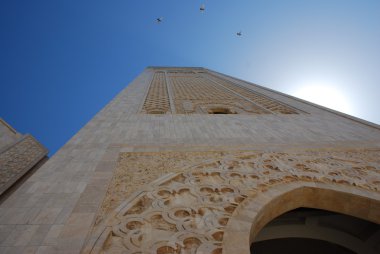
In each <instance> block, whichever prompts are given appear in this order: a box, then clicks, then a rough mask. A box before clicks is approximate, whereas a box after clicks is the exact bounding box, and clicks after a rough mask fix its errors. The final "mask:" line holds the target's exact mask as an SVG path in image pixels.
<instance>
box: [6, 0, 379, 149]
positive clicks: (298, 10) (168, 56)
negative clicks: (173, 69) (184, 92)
mask: <svg viewBox="0 0 380 254" xmlns="http://www.w3.org/2000/svg"><path fill="white" fill-rule="evenodd" d="M202 3H204V4H205V6H206V11H205V12H204V13H200V12H199V6H200V5H201V4H202ZM160 16H163V17H164V20H163V22H162V23H161V24H156V23H155V19H156V18H157V17H160ZM240 30H241V31H242V33H243V36H241V37H237V36H236V35H235V34H236V32H238V31H240ZM379 45H380V1H359V0H356V1H351V0H315V1H313V0H307V1H305V0H298V1H296V0H294V1H286V0H260V1H256V0H238V1H227V0H206V1H191V0H161V1H158V0H150V1H148V0H139V1H128V0H112V1H104V0H103V1H100V0H91V1H90V0H88V1H78V0H76V1H73V0H64V1H63V0H61V1H58V0H46V1H41V0H35V1H18V0H2V1H0V94H1V100H0V116H1V117H2V118H4V119H5V120H6V121H7V122H9V123H10V124H11V125H12V126H13V127H15V128H16V129H17V130H18V131H20V132H21V133H31V134H32V135H34V136H35V137H36V138H37V139H38V140H40V141H41V142H42V143H43V144H44V145H45V146H46V147H47V148H48V149H49V150H50V152H51V153H50V154H53V153H55V152H56V151H57V149H59V147H61V146H62V145H63V144H64V143H66V142H67V141H68V140H69V138H70V137H71V136H73V135H74V134H75V133H76V132H77V131H78V130H79V129H80V128H81V127H83V126H84V125H85V124H86V122H88V121H89V120H90V119H91V118H92V117H93V116H94V115H95V114H96V113H97V112H98V111H99V110H100V109H101V108H102V107H104V106H105V105H106V104H107V103H108V102H109V101H110V100H111V99H112V98H113V97H114V96H115V95H116V94H117V93H118V92H120V91H121V90H122V89H123V88H124V87H125V86H126V85H127V84H128V83H129V82H130V81H132V80H133V79H134V78H135V77H136V76H137V75H138V74H139V73H140V72H141V71H143V69H144V68H145V67H146V66H152V65H168V66H202V67H207V68H210V69H213V70H216V71H219V72H223V73H226V74H229V75H232V76H235V77H239V78H242V79H245V80H248V81H251V82H254V83H257V84H260V85H264V86H267V87H269V88H272V89H276V90H279V91H282V92H285V93H289V94H292V95H297V96H300V97H303V98H305V99H309V100H314V101H315V102H317V103H320V104H324V105H326V106H329V107H332V108H335V109H337V110H339V111H344V112H346V113H349V114H351V115H354V116H357V117H360V118H363V119H366V120H369V121H372V122H375V123H378V124H379V123H380V113H379V109H380V102H379V99H378V97H379V96H378V95H379V94H380V89H379V85H380V46H379Z"/></svg>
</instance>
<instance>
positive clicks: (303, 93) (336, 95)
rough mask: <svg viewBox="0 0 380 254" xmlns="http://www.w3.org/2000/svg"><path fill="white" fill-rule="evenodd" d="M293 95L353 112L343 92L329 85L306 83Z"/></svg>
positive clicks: (348, 112) (345, 111)
mask: <svg viewBox="0 0 380 254" xmlns="http://www.w3.org/2000/svg"><path fill="white" fill-rule="evenodd" d="M294 96H296V97H298V98H301V99H304V100H307V101H310V102H313V103H315V104H318V105H322V106H324V107H327V108H330V109H334V110H337V111H340V112H343V113H347V114H353V112H352V108H351V106H350V103H349V100H348V99H347V97H346V96H345V95H344V93H342V92H341V91H339V90H337V89H336V88H334V87H332V86H329V85H323V84H321V85H313V84H312V85H307V86H304V87H301V88H300V89H299V90H297V91H296V92H295V93H294Z"/></svg>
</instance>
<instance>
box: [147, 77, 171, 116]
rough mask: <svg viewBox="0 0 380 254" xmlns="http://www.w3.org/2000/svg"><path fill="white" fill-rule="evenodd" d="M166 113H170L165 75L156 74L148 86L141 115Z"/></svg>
mask: <svg viewBox="0 0 380 254" xmlns="http://www.w3.org/2000/svg"><path fill="white" fill-rule="evenodd" d="M168 112H169V113H170V112H171V111H170V100H169V94H168V89H167V86H166V78H165V73H164V72H156V73H155V74H154V76H153V80H152V83H151V84H150V87H149V91H148V95H147V97H146V99H145V102H144V106H143V109H142V113H147V114H166V113H168Z"/></svg>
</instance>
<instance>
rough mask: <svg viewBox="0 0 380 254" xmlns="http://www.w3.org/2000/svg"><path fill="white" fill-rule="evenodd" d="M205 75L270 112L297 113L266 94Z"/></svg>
mask: <svg viewBox="0 0 380 254" xmlns="http://www.w3.org/2000/svg"><path fill="white" fill-rule="evenodd" d="M206 75H207V77H208V78H209V79H211V80H214V81H215V82H217V83H218V84H220V85H222V86H224V87H226V88H228V89H231V90H232V91H234V92H236V93H238V94H240V95H242V96H244V97H245V98H248V99H250V100H252V101H253V102H254V103H256V104H258V105H260V106H262V107H264V108H266V109H268V110H270V111H272V112H275V113H281V114H297V111H296V110H294V109H292V108H290V107H287V106H285V105H283V104H281V103H279V102H277V101H275V100H272V99H270V98H268V97H266V96H263V95H260V94H257V93H255V92H252V91H251V90H249V89H247V88H245V87H240V86H237V85H235V84H233V83H231V82H229V81H227V80H224V79H222V78H219V77H216V76H213V75H209V74H206Z"/></svg>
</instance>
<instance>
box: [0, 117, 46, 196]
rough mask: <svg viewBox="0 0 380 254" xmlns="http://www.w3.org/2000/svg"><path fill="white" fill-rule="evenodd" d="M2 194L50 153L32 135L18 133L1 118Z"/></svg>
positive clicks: (0, 166) (0, 187)
mask: <svg viewBox="0 0 380 254" xmlns="http://www.w3.org/2000/svg"><path fill="white" fill-rule="evenodd" d="M0 132H1V139H0V141H1V142H0V195H1V194H3V193H4V192H5V191H6V190H7V189H8V188H9V187H11V186H12V185H13V184H14V183H15V182H16V181H17V180H18V179H20V178H21V177H22V176H23V175H24V174H25V173H27V172H28V171H29V170H31V169H32V168H33V167H34V166H35V165H36V164H38V163H39V162H40V161H41V160H42V159H43V158H45V157H46V156H47V154H48V151H47V149H46V148H45V147H43V146H42V145H41V144H40V143H39V142H38V141H37V140H36V139H35V138H33V137H32V136H31V135H29V134H26V135H21V134H19V133H17V132H16V131H15V130H14V129H13V128H12V127H11V126H9V125H8V124H7V123H6V122H5V121H4V120H2V119H0Z"/></svg>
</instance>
